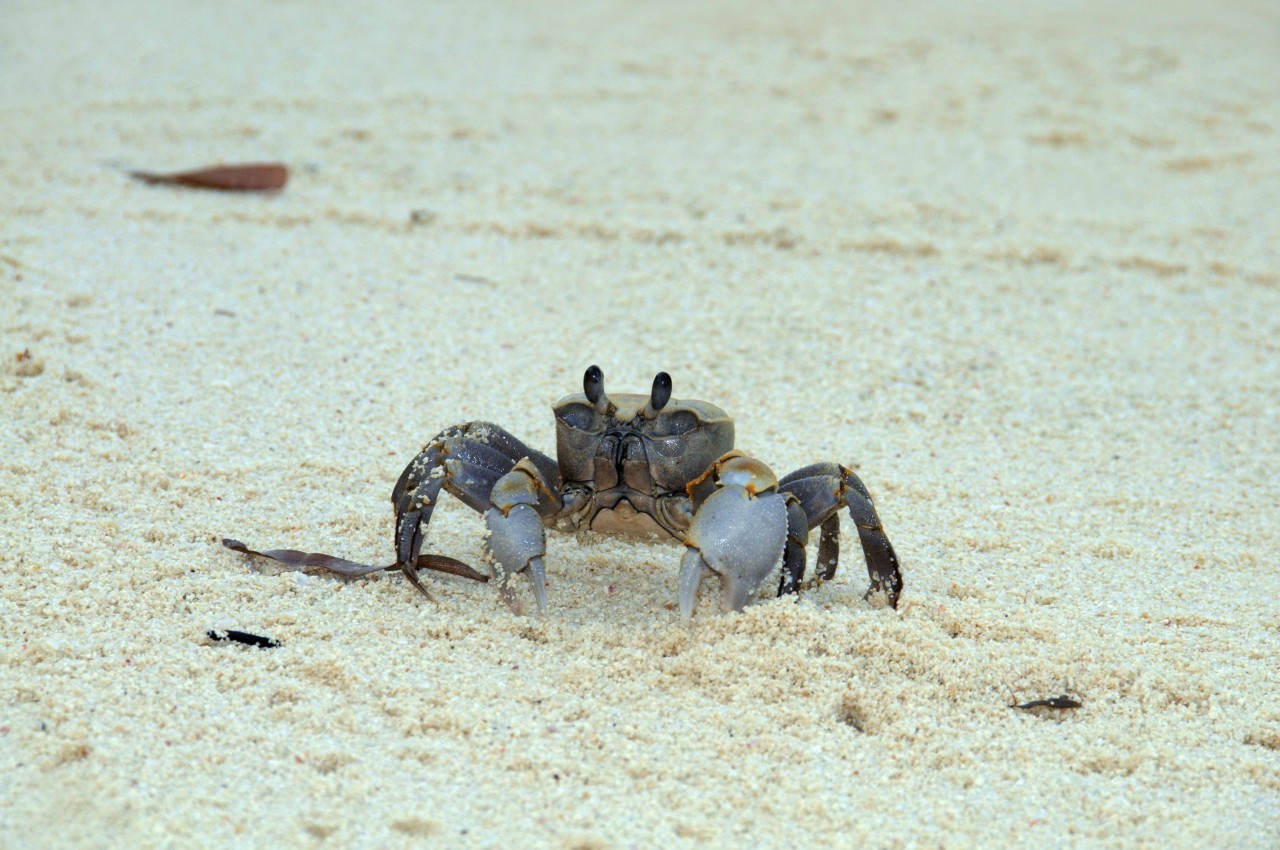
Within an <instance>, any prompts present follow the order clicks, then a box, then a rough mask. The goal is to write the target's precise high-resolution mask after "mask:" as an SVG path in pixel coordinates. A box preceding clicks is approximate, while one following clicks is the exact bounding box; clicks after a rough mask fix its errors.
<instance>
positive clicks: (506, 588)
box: [484, 460, 547, 614]
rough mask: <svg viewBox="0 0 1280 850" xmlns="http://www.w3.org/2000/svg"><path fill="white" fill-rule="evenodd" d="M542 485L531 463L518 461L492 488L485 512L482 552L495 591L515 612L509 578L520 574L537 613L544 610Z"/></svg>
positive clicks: (545, 586)
mask: <svg viewBox="0 0 1280 850" xmlns="http://www.w3.org/2000/svg"><path fill="white" fill-rule="evenodd" d="M544 490H546V484H545V482H544V481H542V479H541V476H540V475H539V473H538V470H537V469H536V468H535V467H534V466H533V464H532V463H530V462H528V461H526V460H522V461H520V462H519V463H517V464H516V466H515V468H514V469H512V470H511V471H510V472H508V473H507V474H506V475H504V476H502V478H500V479H498V483H497V484H495V485H494V488H493V492H492V493H491V494H490V497H489V500H490V503H491V504H492V505H493V507H492V508H490V509H489V510H488V511H486V512H485V515H484V522H485V525H486V526H487V527H488V528H489V538H488V540H487V541H485V551H486V552H487V553H488V555H489V558H490V559H491V560H492V562H493V573H494V578H496V579H497V580H498V592H499V594H500V595H501V596H502V600H503V601H504V602H506V603H507V605H508V607H510V608H511V609H512V610H519V604H518V602H517V599H516V595H515V590H514V589H513V588H512V587H511V584H510V582H511V577H512V576H514V575H518V574H519V573H524V574H525V575H527V576H528V578H529V584H530V585H531V586H532V588H533V598H534V600H535V601H536V602H537V604H538V613H539V614H545V613H546V610H547V571H546V567H545V566H544V565H543V561H542V558H543V556H544V555H545V554H546V551H547V543H546V529H545V527H544V526H543V522H542V516H541V514H539V512H538V506H539V504H540V501H545V499H544V498H542V497H545V496H546V495H547V493H544V492H543V491H544Z"/></svg>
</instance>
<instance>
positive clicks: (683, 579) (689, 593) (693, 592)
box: [680, 548, 711, 623]
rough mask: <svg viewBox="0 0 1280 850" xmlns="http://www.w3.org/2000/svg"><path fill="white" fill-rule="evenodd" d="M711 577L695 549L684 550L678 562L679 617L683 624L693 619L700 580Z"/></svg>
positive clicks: (708, 569)
mask: <svg viewBox="0 0 1280 850" xmlns="http://www.w3.org/2000/svg"><path fill="white" fill-rule="evenodd" d="M709 575H711V569H710V567H708V566H707V562H706V561H704V560H702V554H701V553H700V552H698V550H697V549H693V548H689V549H686V550H684V558H683V559H682V560H681V561H680V617H681V619H683V620H684V622H685V623H688V622H689V621H690V620H692V619H693V609H694V608H696V607H697V606H698V588H699V587H701V586H702V580H703V579H704V578H706V577H707V576H709Z"/></svg>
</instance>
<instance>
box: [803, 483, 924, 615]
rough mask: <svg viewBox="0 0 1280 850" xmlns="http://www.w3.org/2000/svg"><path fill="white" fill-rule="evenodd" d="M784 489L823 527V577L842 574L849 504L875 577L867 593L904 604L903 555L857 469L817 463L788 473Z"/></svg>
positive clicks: (820, 547)
mask: <svg viewBox="0 0 1280 850" xmlns="http://www.w3.org/2000/svg"><path fill="white" fill-rule="evenodd" d="M779 490H780V491H781V492H783V493H790V494H791V495H793V496H795V498H796V499H797V500H798V501H799V503H800V506H801V507H802V508H803V509H804V512H805V515H806V516H807V517H808V518H809V528H810V529H813V528H817V527H819V526H821V527H822V532H821V536H820V537H819V538H818V569H817V575H818V578H819V579H822V580H823V581H825V580H827V579H830V578H832V577H833V576H834V575H835V574H836V567H837V566H838V564H839V560H840V515H839V510H840V508H842V507H846V506H847V507H848V509H849V516H850V517H851V518H852V519H853V524H854V525H855V526H857V528H858V538H859V539H860V540H861V541H862V553H863V555H864V556H865V557H866V560H867V574H868V575H869V576H870V577H871V587H870V589H868V590H867V595H868V596H870V595H871V594H872V593H877V592H881V593H884V594H885V596H886V597H887V598H888V600H889V604H890V605H892V606H893V607H895V608H896V607H897V606H898V596H899V595H900V594H901V593H902V573H901V571H900V570H899V568H898V556H897V555H896V554H895V553H894V551H893V544H892V543H890V542H889V536H888V535H887V534H885V531H884V526H883V525H881V524H880V517H879V515H878V514H877V513H876V507H875V503H874V502H872V501H871V494H870V493H868V492H867V488H866V487H865V486H864V485H863V483H862V481H861V480H859V479H858V476H857V475H854V473H853V471H852V470H850V469H848V468H847V467H843V466H840V465H839V464H837V463H815V464H814V465H812V466H806V467H804V468H803V469H797V470H796V471H795V472H793V473H791V474H790V475H788V476H786V477H785V478H783V479H782V481H781V482H780V484H779Z"/></svg>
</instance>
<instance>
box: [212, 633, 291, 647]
mask: <svg viewBox="0 0 1280 850" xmlns="http://www.w3.org/2000/svg"><path fill="white" fill-rule="evenodd" d="M205 634H207V635H208V636H209V639H210V640H233V641H235V642H236V643H243V644H246V645H248V646H256V647H258V648H259V649H275V648H276V647H277V646H279V645H280V641H278V640H276V639H275V638H269V637H263V636H262V635H254V634H250V633H249V632H238V631H236V630H235V629H217V630H215V629H209V631H207V632H205Z"/></svg>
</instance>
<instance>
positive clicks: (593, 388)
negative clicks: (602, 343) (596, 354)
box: [582, 366, 613, 416]
mask: <svg viewBox="0 0 1280 850" xmlns="http://www.w3.org/2000/svg"><path fill="white" fill-rule="evenodd" d="M582 391H583V392H584V393H586V394H587V401H589V402H591V406H592V407H594V408H595V409H596V412H597V413H602V414H605V415H606V416H607V415H608V414H609V413H610V409H611V408H612V407H613V405H612V404H610V403H609V397H608V396H607V395H605V394H604V372H601V371H600V367H599V366H591V367H589V368H588V369H587V374H585V375H583V376H582Z"/></svg>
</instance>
